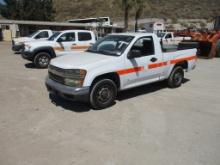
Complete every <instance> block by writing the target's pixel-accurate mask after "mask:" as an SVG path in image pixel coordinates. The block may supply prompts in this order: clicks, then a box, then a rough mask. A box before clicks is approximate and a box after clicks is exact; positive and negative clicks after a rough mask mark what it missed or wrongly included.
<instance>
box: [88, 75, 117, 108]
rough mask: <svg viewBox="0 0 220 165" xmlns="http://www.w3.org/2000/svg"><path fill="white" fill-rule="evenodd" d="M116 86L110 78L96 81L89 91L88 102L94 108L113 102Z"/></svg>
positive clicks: (105, 106)
mask: <svg viewBox="0 0 220 165" xmlns="http://www.w3.org/2000/svg"><path fill="white" fill-rule="evenodd" d="M116 96H117V86H116V84H115V83H114V81H112V80H110V79H103V80H100V81H97V82H96V83H95V84H94V85H93V87H92V90H91V93H90V104H91V105H92V107H93V108H94V109H104V108H107V107H109V106H111V105H113V104H114V101H115V99H116Z"/></svg>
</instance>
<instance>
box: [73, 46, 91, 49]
mask: <svg viewBox="0 0 220 165" xmlns="http://www.w3.org/2000/svg"><path fill="white" fill-rule="evenodd" d="M89 47H90V46H89V45H73V46H72V47H71V49H88V48H89Z"/></svg>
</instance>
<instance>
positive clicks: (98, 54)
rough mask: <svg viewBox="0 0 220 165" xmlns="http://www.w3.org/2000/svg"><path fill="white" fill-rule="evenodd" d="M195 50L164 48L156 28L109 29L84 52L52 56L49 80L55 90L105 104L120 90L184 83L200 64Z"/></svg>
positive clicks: (100, 106)
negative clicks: (144, 30) (147, 30)
mask: <svg viewBox="0 0 220 165" xmlns="http://www.w3.org/2000/svg"><path fill="white" fill-rule="evenodd" d="M196 53H197V49H188V50H177V51H173V52H167V53H164V52H162V49H161V45H160V39H159V38H158V37H157V36H156V35H155V34H152V33H119V34H111V35H108V36H106V37H104V38H102V39H101V40H99V41H97V42H96V43H95V44H94V45H93V46H91V47H90V48H89V49H88V50H87V51H86V52H82V53H75V55H66V56H62V57H59V58H56V59H53V60H51V62H50V65H49V70H48V72H49V75H48V77H47V78H46V82H45V84H46V87H47V89H48V91H49V92H50V93H51V94H55V95H59V96H62V97H64V98H66V99H69V100H75V101H86V102H90V104H91V105H92V107H93V108H94V109H103V108H106V107H109V106H111V105H112V104H113V103H114V102H115V99H116V96H117V93H118V92H119V91H122V90H126V89H129V88H134V87H138V86H141V85H145V84H149V83H153V82H157V81H162V80H167V82H168V85H169V86H170V87H172V88H176V87H180V86H181V84H182V81H183V79H184V71H190V70H193V69H194V68H195V66H196V60H197V56H196Z"/></svg>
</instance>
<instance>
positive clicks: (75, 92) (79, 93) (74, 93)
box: [45, 77, 90, 102]
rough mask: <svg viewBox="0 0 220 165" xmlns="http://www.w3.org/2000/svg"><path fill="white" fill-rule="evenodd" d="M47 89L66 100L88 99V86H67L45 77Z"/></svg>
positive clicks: (85, 100)
mask: <svg viewBox="0 0 220 165" xmlns="http://www.w3.org/2000/svg"><path fill="white" fill-rule="evenodd" d="M45 84H46V87H47V90H48V91H49V92H50V93H51V94H54V95H59V96H61V97H63V98H65V99H67V100H71V101H83V102H88V101H89V93H90V88H89V87H82V88H75V87H69V86H66V85H63V84H60V83H57V82H55V81H53V80H51V79H50V78H49V77H47V78H46V82H45Z"/></svg>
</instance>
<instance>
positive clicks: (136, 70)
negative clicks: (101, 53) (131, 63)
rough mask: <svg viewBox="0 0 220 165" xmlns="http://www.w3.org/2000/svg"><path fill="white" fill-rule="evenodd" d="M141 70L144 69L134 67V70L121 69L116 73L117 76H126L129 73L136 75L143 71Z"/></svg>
mask: <svg viewBox="0 0 220 165" xmlns="http://www.w3.org/2000/svg"><path fill="white" fill-rule="evenodd" d="M143 70H144V67H143V66H141V67H135V68H129V69H122V70H119V71H117V73H118V74H119V75H126V74H129V73H136V72H140V71H143Z"/></svg>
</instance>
